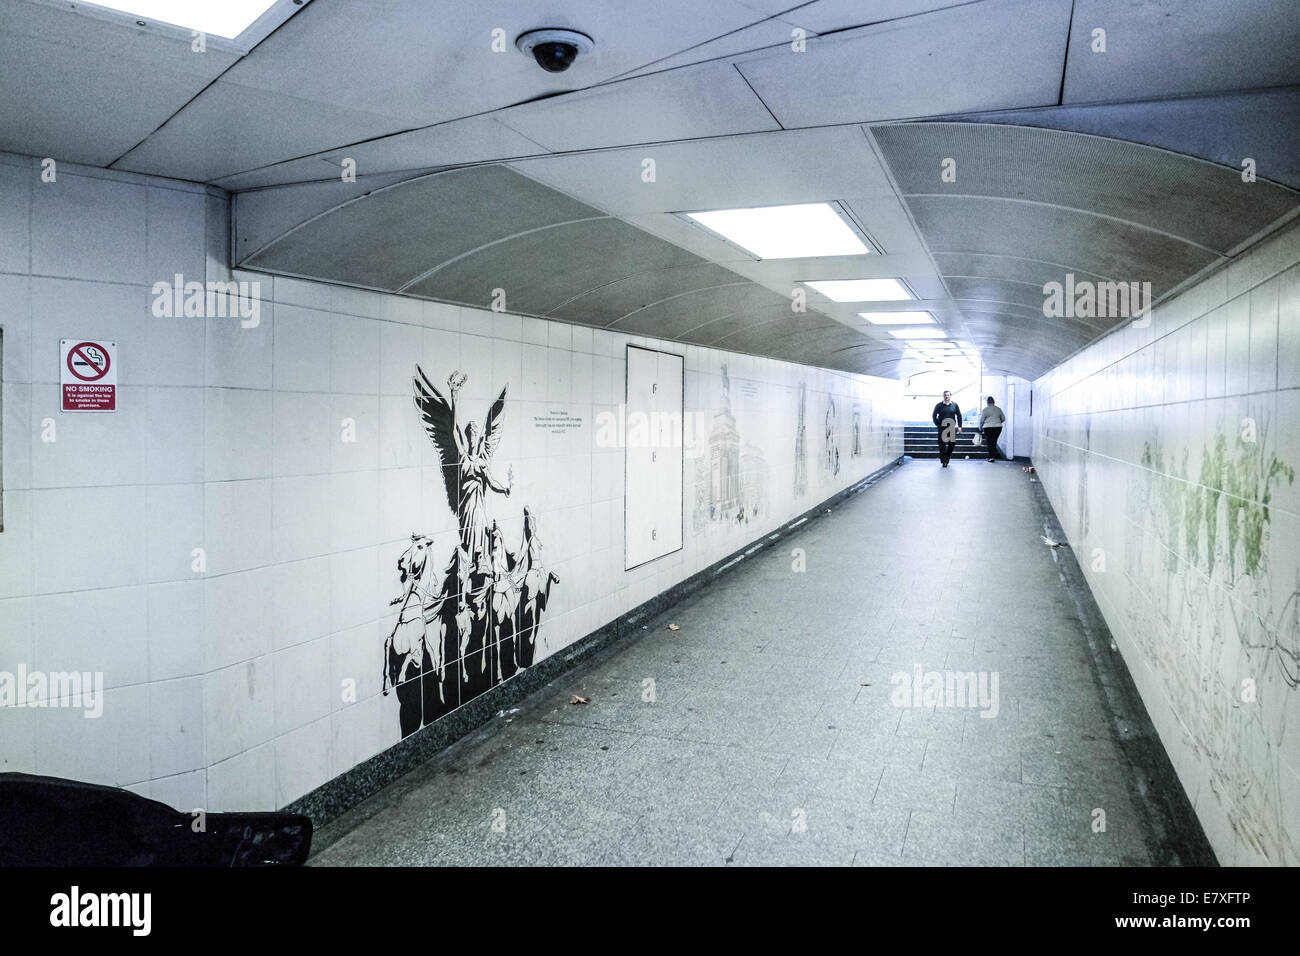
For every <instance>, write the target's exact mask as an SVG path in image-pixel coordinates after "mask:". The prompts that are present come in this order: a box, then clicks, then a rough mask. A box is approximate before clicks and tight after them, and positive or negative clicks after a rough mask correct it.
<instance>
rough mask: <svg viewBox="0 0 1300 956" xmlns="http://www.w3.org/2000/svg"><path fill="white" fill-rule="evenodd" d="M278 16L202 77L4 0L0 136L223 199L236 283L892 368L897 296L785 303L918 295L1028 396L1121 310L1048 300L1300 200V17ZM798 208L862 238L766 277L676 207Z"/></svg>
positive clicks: (898, 370)
mask: <svg viewBox="0 0 1300 956" xmlns="http://www.w3.org/2000/svg"><path fill="white" fill-rule="evenodd" d="M280 3H281V7H282V8H283V10H284V12H285V15H286V17H287V19H284V20H283V22H279V21H277V22H279V25H278V26H277V27H276V28H275V29H274V30H273V31H272V32H270V33H269V34H267V35H265V36H262V35H260V34H259V35H258V36H256V37H253V36H250V37H248V38H246V39H247V42H246V43H244V44H242V45H241V44H239V43H234V44H225V45H222V44H214V45H213V47H212V48H211V49H210V50H209V51H208V52H207V53H205V54H203V55H202V56H197V55H195V54H194V52H193V50H192V49H191V46H190V38H189V35H188V32H186V31H174V30H173V31H169V30H166V29H162V28H160V27H159V26H158V25H157V24H151V23H148V22H146V21H138V20H137V18H135V17H124V18H118V19H117V20H114V19H113V18H112V17H107V16H101V17H90V16H86V15H84V12H85V7H84V5H81V4H70V3H67V2H66V0H8V2H6V3H3V4H0V149H7V150H13V151H16V152H20V153H24V154H27V155H29V156H39V157H46V156H51V157H56V158H58V159H59V160H60V161H61V162H62V161H69V162H81V163H87V164H91V165H96V166H102V167H107V168H110V169H113V170H119V171H121V172H122V173H123V174H125V175H129V174H131V173H144V174H152V175H160V176H169V177H173V178H177V179H185V180H192V181H198V182H205V183H209V184H212V185H213V186H215V187H217V188H220V189H223V190H226V191H227V192H231V193H234V194H235V202H234V208H235V216H234V232H235V236H234V237H233V248H234V249H235V254H234V256H233V260H234V261H235V262H236V263H237V264H242V265H245V266H247V267H249V268H259V269H266V270H268V271H278V272H283V273H286V274H293V275H300V276H309V277H313V278H320V279H325V280H328V281H332V282H339V283H345V284H349V285H356V286H361V287H366V288H372V289H384V290H387V291H393V292H399V293H401V294H406V295H413V296H427V297H434V298H446V299H448V300H450V301H459V302H469V303H471V304H477V305H483V304H485V302H486V301H488V297H489V295H490V290H491V289H494V288H503V289H506V291H507V306H508V307H509V308H510V309H512V310H516V311H520V312H528V313H531V314H536V315H543V316H548V317H551V318H555V319H560V320H563V321H569V322H577V323H583V324H587V325H593V326H600V327H610V328H619V329H627V330H629V331H633V332H638V333H645V334H649V335H661V336H664V337H666V338H673V339H677V340H679V341H684V342H699V343H709V344H716V345H719V346H721V347H725V348H731V349H736V350H738V351H749V352H754V353H755V354H763V355H771V356H775V357H778V358H783V359H789V360H793V361H801V362H808V363H813V364H819V365H826V366H828V367H832V368H840V369H846V370H851V371H859V372H869V373H872V374H879V375H897V374H908V373H909V372H910V371H911V370H913V369H915V368H916V367H917V364H916V360H915V359H914V358H909V357H905V356H904V354H903V353H902V351H901V350H900V348H899V346H898V345H897V340H896V339H894V338H893V337H892V336H890V335H889V334H888V331H887V329H886V328H882V327H881V326H879V325H873V324H871V323H869V322H867V321H864V320H863V318H861V317H860V313H867V314H871V313H875V312H880V311H888V310H889V309H890V308H897V305H896V304H893V303H881V302H852V303H839V302H832V301H830V300H829V299H826V298H824V297H822V296H820V295H817V294H815V293H809V294H808V311H807V312H804V313H796V312H791V311H790V294H791V290H792V289H795V288H803V286H801V283H802V282H804V281H806V280H812V279H851V278H884V277H895V278H900V279H902V280H903V281H904V282H906V284H907V285H908V286H909V287H910V288H911V289H912V290H913V292H914V293H915V294H916V296H917V300H916V301H915V302H913V303H911V304H910V307H911V308H914V309H917V310H924V311H929V312H931V313H932V314H933V315H934V317H935V319H936V321H937V323H938V325H939V326H940V327H942V328H943V329H944V330H945V331H946V332H947V333H948V334H949V336H950V338H952V339H954V340H958V341H972V342H974V343H975V344H976V345H977V346H978V347H980V349H981V351H982V354H983V357H984V359H985V362H986V364H987V365H988V366H989V367H990V368H992V369H994V370H996V371H1007V372H1012V373H1015V374H1018V375H1023V376H1025V377H1034V376H1035V375H1037V374H1040V373H1041V372H1043V371H1045V370H1046V369H1048V368H1049V367H1050V366H1051V365H1052V364H1054V363H1055V362H1058V361H1060V360H1061V359H1062V358H1064V357H1065V356H1066V355H1068V354H1070V352H1072V351H1074V350H1075V349H1077V348H1078V347H1079V346H1081V345H1083V344H1085V343H1086V342H1087V341H1090V340H1091V339H1092V338H1095V337H1096V336H1097V335H1099V334H1102V333H1103V332H1105V331H1106V329H1107V328H1108V327H1109V325H1110V323H1109V322H1107V321H1104V320H1098V319H1085V320H1078V319H1068V320H1066V319H1050V318H1047V317H1044V316H1043V315H1042V305H1041V303H1042V287H1043V285H1044V284H1045V283H1047V282H1052V281H1060V278H1061V277H1062V276H1063V275H1064V274H1066V273H1073V274H1074V275H1075V276H1076V277H1077V278H1086V279H1088V280H1089V281H1093V282H1105V281H1119V280H1125V281H1149V282H1151V284H1152V291H1153V294H1154V295H1155V296H1159V295H1160V294H1162V293H1165V294H1167V293H1169V292H1170V291H1171V290H1176V289H1177V288H1178V287H1179V286H1180V284H1182V283H1184V282H1186V281H1187V280H1188V279H1189V277H1192V276H1195V275H1198V274H1202V273H1203V272H1204V271H1205V270H1206V269H1213V268H1215V266H1216V265H1217V264H1220V263H1222V262H1224V261H1226V260H1227V259H1230V258H1231V257H1233V256H1234V255H1236V254H1239V253H1240V252H1241V251H1242V249H1244V248H1245V247H1246V245H1248V244H1249V243H1250V242H1251V241H1253V240H1255V239H1257V238H1259V237H1260V236H1261V235H1262V234H1263V233H1265V232H1266V231H1268V230H1270V229H1274V228H1277V227H1278V226H1280V225H1281V224H1282V223H1283V222H1285V221H1286V220H1287V217H1289V216H1291V215H1292V214H1294V212H1295V211H1296V208H1297V194H1296V193H1295V192H1293V191H1291V190H1290V189H1287V188H1283V186H1279V185H1276V184H1278V183H1280V184H1283V185H1284V186H1290V187H1297V186H1300V165H1297V163H1298V161H1297V158H1296V157H1297V156H1300V150H1297V148H1296V147H1297V145H1298V144H1300V133H1298V132H1297V131H1298V130H1300V115H1298V114H1300V60H1297V58H1296V56H1295V50H1296V48H1297V46H1298V45H1300V18H1297V17H1296V16H1295V9H1294V0H1234V2H1233V3H1231V4H1224V3H1223V2H1222V0H1177V2H1172V0H1148V2H1143V3H1134V2H1133V0H877V2H872V3H863V2H861V0H807V2H793V0H716V2H713V3H709V4H706V5H701V4H699V3H698V0H659V2H657V3H656V4H653V5H650V6H643V5H631V6H629V5H621V4H611V3H606V2H601V0H548V3H547V4H546V5H545V7H544V8H539V7H538V6H537V4H535V3H532V2H530V0H501V2H500V3H496V4H490V5H483V4H477V5H476V4H472V3H468V2H466V0H385V2H383V3H367V2H364V0H303V2H302V3H298V2H297V0H280ZM543 20H544V21H546V23H545V24H544V25H550V26H567V27H572V28H573V29H578V30H581V31H583V32H585V33H587V34H588V35H590V36H592V37H593V38H594V39H595V41H596V47H595V50H594V51H593V52H592V53H591V54H590V55H587V56H584V57H583V58H581V59H580V60H579V61H578V62H577V63H576V64H575V65H574V66H573V68H572V69H571V70H569V71H568V72H566V73H563V74H548V73H545V72H543V71H542V70H539V69H538V68H537V67H536V65H535V64H533V63H532V61H531V60H530V59H528V58H526V57H524V56H521V55H519V54H518V53H517V52H516V51H514V50H513V48H512V47H511V46H510V44H509V43H508V42H506V43H504V44H494V43H493V42H491V38H492V37H493V36H494V35H496V34H498V33H500V34H501V35H503V36H504V37H505V38H506V39H507V41H508V40H509V38H511V37H514V36H517V35H518V34H519V33H521V32H523V31H525V30H528V29H532V28H535V27H538V26H541V25H543V23H542V21H543ZM1099 28H1100V29H1103V30H1104V33H1105V46H1104V49H1099V48H1098V45H1097V34H1096V31H1097V30H1098V29H1099ZM1085 134H1091V135H1085ZM1137 144H1143V145H1137ZM1243 157H1252V158H1253V159H1255V160H1256V163H1257V168H1258V176H1259V181H1258V182H1256V183H1251V184H1248V185H1247V184H1242V183H1241V182H1240V177H1239V172H1240V163H1241V159H1242V158H1243ZM651 158H652V159H654V160H655V162H656V163H657V178H653V179H652V180H650V181H649V182H647V181H646V180H644V179H643V178H642V176H641V174H642V169H643V166H642V164H643V163H644V161H645V160H646V159H651ZM944 158H951V159H954V160H955V161H956V162H957V166H958V175H957V179H956V181H955V182H952V183H947V182H944V181H942V179H941V178H940V177H939V175H938V169H939V167H938V165H937V163H938V162H939V160H941V159H944ZM348 168H354V169H355V170H356V172H357V174H358V175H357V177H356V179H355V180H349V179H347V178H346V177H342V176H341V175H340V173H341V172H342V171H344V170H345V169H348ZM804 202H836V203H838V205H839V208H840V209H841V210H842V211H843V212H844V213H845V215H847V216H849V217H851V218H852V219H853V220H854V221H855V222H856V223H857V224H858V225H859V226H860V227H861V228H862V229H863V231H864V232H866V233H867V234H868V235H869V236H870V238H871V239H872V241H873V244H874V245H875V246H876V248H877V253H875V254H871V255H863V256H844V257H828V258H821V259H807V260H766V261H764V260H757V259H755V258H754V257H752V256H749V255H747V254H745V253H744V252H743V251H742V250H738V249H737V248H736V247H735V246H732V245H730V244H728V243H726V242H724V241H722V240H721V239H719V238H718V237H717V236H715V235H713V234H711V233H708V232H707V231H706V230H703V229H701V228H699V227H698V226H696V225H694V224H693V223H691V222H689V221H688V220H686V219H684V218H683V217H682V216H681V215H680V213H681V212H684V211H692V210H702V209H720V208H736V207H742V206H761V205H779V204H787V203H804Z"/></svg>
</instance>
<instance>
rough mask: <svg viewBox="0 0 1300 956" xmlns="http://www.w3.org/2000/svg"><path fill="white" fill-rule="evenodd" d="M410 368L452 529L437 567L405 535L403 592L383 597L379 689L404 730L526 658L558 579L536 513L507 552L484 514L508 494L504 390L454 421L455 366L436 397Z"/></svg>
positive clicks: (425, 539) (526, 662) (461, 379)
mask: <svg viewBox="0 0 1300 956" xmlns="http://www.w3.org/2000/svg"><path fill="white" fill-rule="evenodd" d="M415 371H416V375H415V378H414V380H413V382H414V387H415V404H416V407H417V408H418V409H419V412H420V417H421V419H422V420H423V422H424V429H425V432H426V433H427V434H428V436H429V440H430V441H432V442H433V445H434V448H435V449H436V450H437V452H438V458H439V461H440V462H441V464H442V469H441V470H442V475H443V481H444V485H445V490H446V494H447V506H448V508H450V509H451V511H452V512H453V513H454V514H455V515H456V520H457V526H458V531H459V534H458V538H457V540H456V541H455V542H454V545H453V546H452V548H451V554H450V556H449V558H448V559H447V563H446V564H445V566H443V568H442V570H441V572H439V571H438V570H437V569H436V567H435V565H434V555H433V553H432V551H433V544H434V541H433V539H432V538H431V537H430V536H428V535H423V534H417V533H413V534H412V535H411V544H410V546H409V547H408V548H407V549H406V550H405V551H404V552H403V553H402V555H401V557H399V558H398V560H397V572H398V578H399V582H400V584H401V587H402V592H401V593H400V594H399V595H398V596H397V597H395V598H393V600H392V601H390V602H389V603H390V604H391V605H395V606H397V607H398V615H397V622H396V623H395V624H394V626H393V631H392V633H391V634H389V636H388V638H387V640H386V641H385V642H384V661H383V667H384V674H383V693H384V694H385V695H387V694H388V693H389V690H390V689H392V690H393V691H394V692H395V693H396V695H397V700H398V719H399V721H400V723H401V730H402V736H403V737H407V736H409V735H410V734H413V733H414V732H415V731H417V730H419V729H420V727H422V726H423V725H425V724H427V723H429V722H431V721H433V720H437V719H438V718H439V717H441V716H443V715H444V714H446V713H448V712H449V711H451V710H454V709H455V708H456V707H458V706H460V705H461V704H464V703H467V702H468V701H470V700H473V699H474V698H475V697H477V696H478V695H479V694H482V693H483V692H484V691H486V690H488V689H489V688H491V687H493V686H494V685H496V684H498V683H500V682H501V681H503V680H506V679H507V678H509V677H511V676H513V675H514V674H515V673H516V672H517V671H518V670H519V669H520V668H524V667H528V666H530V665H531V664H532V662H533V655H534V653H535V650H536V645H537V633H538V628H539V627H540V626H541V618H542V614H543V612H545V610H546V604H547V600H548V599H549V597H550V591H551V585H553V584H558V583H559V580H560V579H559V578H558V577H557V576H556V575H555V574H554V573H552V572H551V571H549V570H548V569H547V568H546V566H545V565H544V564H543V563H542V544H541V539H540V538H539V536H538V531H537V520H536V518H535V516H534V515H533V514H532V512H531V511H529V509H528V508H526V507H525V508H524V509H523V536H522V539H521V540H520V542H519V546H518V547H517V548H516V549H515V550H513V551H512V550H511V549H510V548H509V547H508V546H507V543H506V536H505V533H504V532H503V531H502V529H501V527H500V525H499V524H498V523H497V522H496V521H495V520H493V518H492V507H491V502H492V500H493V496H494V495H499V496H502V497H509V495H510V492H511V488H512V486H513V484H514V474H513V471H507V474H506V479H505V481H504V482H502V481H501V480H500V478H499V477H498V476H497V475H496V474H495V473H494V471H493V466H492V456H493V453H494V452H495V451H496V449H497V446H498V445H500V443H501V436H502V433H503V432H502V428H503V422H504V418H505V409H506V389H505V388H502V389H501V394H500V395H499V396H498V397H497V399H496V401H494V402H493V403H492V405H491V406H490V407H489V408H488V411H487V417H486V419H485V420H484V423H483V425H481V426H480V425H479V424H478V423H477V422H474V421H469V422H466V423H465V424H464V425H461V424H460V422H459V421H458V420H457V415H458V410H457V407H456V394H457V392H458V391H460V389H461V388H462V387H463V386H464V384H465V382H466V376H465V375H463V374H462V373H460V372H459V371H457V372H453V373H452V375H451V376H450V378H448V380H447V394H446V395H445V396H444V395H443V393H442V392H440V391H439V390H438V388H437V387H436V386H435V385H434V384H433V383H432V382H431V381H429V379H428V377H427V376H426V375H425V374H424V371H423V369H421V368H420V367H419V366H418V365H417V366H416V368H415Z"/></svg>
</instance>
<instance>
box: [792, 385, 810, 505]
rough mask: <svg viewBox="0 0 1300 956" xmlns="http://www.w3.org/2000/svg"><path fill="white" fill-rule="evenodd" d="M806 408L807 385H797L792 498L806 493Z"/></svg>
mask: <svg viewBox="0 0 1300 956" xmlns="http://www.w3.org/2000/svg"><path fill="white" fill-rule="evenodd" d="M807 408H808V383H807V382H800V383H799V420H798V423H797V424H796V425H795V432H794V496H795V497H796V498H802V497H803V496H804V495H806V494H807V493H808V429H807V427H806V425H805V419H804V416H805V414H806V412H807Z"/></svg>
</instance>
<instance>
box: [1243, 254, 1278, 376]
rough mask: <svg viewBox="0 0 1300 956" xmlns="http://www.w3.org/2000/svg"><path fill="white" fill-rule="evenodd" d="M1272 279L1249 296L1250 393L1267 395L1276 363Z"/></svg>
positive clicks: (1274, 285) (1275, 284) (1275, 306)
mask: <svg viewBox="0 0 1300 956" xmlns="http://www.w3.org/2000/svg"><path fill="white" fill-rule="evenodd" d="M1280 285H1281V282H1280V280H1278V279H1276V278H1274V279H1269V280H1268V281H1267V282H1263V283H1262V284H1260V285H1257V286H1255V287H1254V288H1253V289H1251V292H1250V297H1249V300H1250V305H1249V308H1250V373H1249V382H1248V386H1249V388H1250V390H1251V391H1252V392H1271V391H1273V390H1274V389H1276V388H1277V360H1278V348H1277V343H1278V328H1277V318H1278V300H1277V296H1278V287H1279V286H1280Z"/></svg>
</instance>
